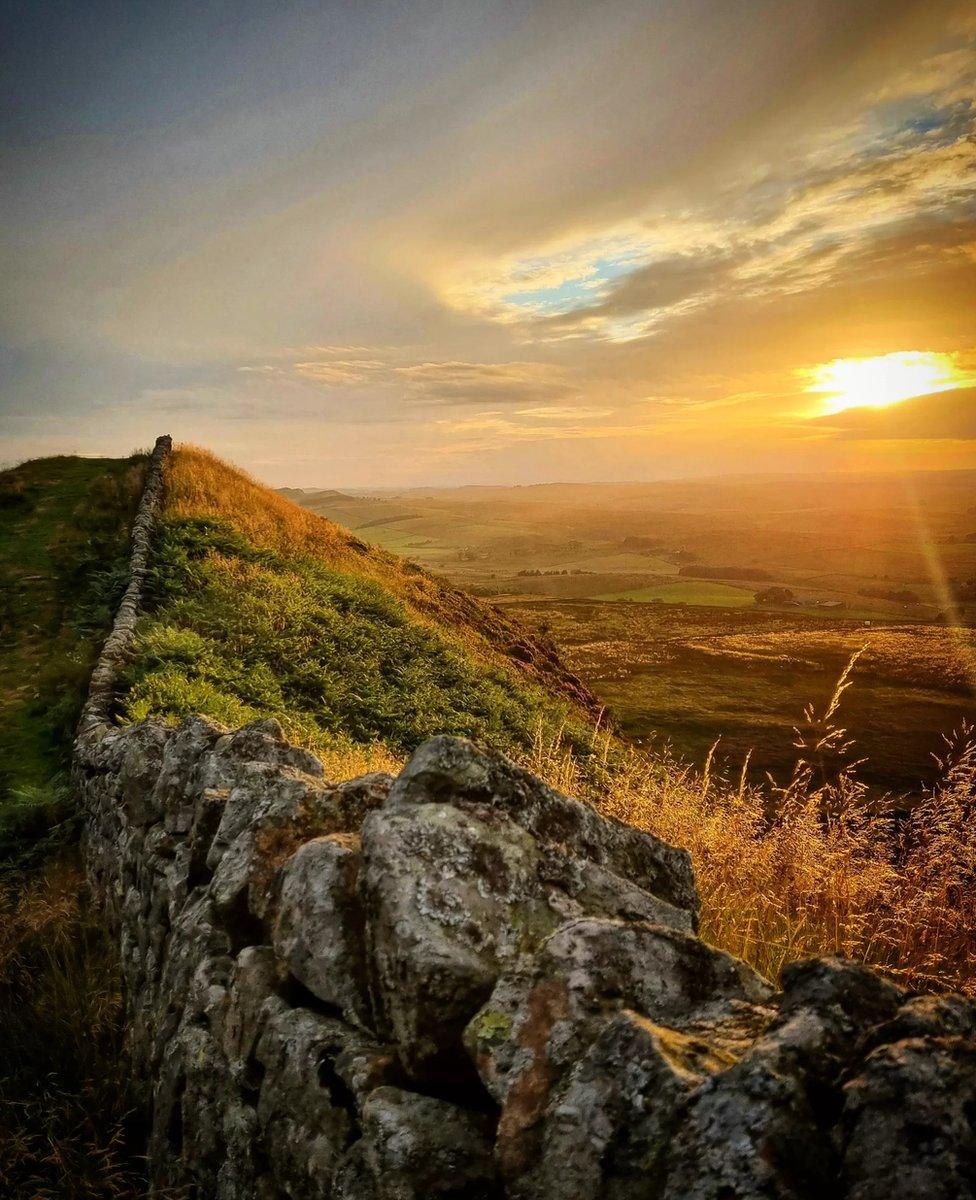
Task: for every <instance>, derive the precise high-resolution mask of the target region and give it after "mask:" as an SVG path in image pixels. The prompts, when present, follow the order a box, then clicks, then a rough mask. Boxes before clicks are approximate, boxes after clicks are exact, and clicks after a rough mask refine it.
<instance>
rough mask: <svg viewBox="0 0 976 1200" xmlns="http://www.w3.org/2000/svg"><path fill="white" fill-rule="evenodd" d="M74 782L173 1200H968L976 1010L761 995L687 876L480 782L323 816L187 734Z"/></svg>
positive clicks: (309, 800)
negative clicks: (720, 940) (843, 1199)
mask: <svg viewBox="0 0 976 1200" xmlns="http://www.w3.org/2000/svg"><path fill="white" fill-rule="evenodd" d="M76 776H77V779H78V781H79V786H80V788H81V790H82V793H83V797H84V801H85V805H86V811H87V814H88V826H87V840H86V841H87V853H88V862H89V869H90V874H91V878H92V883H93V886H94V887H95V889H96V891H97V893H98V895H99V896H101V897H102V899H103V901H104V905H105V909H106V912H107V914H108V916H109V919H110V920H111V922H112V923H113V926H114V928H115V929H116V930H117V931H118V935H119V940H120V946H121V949H122V966H123V972H124V978H125V992H126V1002H127V1007H128V1015H129V1032H128V1043H129V1047H128V1048H129V1053H130V1054H131V1057H132V1063H133V1071H134V1073H135V1075H136V1078H137V1079H138V1080H139V1081H140V1083H141V1086H142V1089H143V1093H144V1096H145V1099H146V1103H147V1105H148V1106H149V1109H150V1111H151V1113H152V1130H153V1131H152V1139H151V1146H150V1161H151V1166H152V1173H153V1180H154V1186H155V1188H156V1189H157V1191H159V1192H160V1193H162V1192H163V1191H164V1190H165V1189H167V1188H168V1189H177V1190H178V1189H184V1190H185V1194H188V1195H193V1196H198V1197H201V1198H202V1197H220V1198H222V1200H251V1198H252V1197H253V1198H255V1200H258V1198H260V1200H279V1198H280V1200H284V1198H286V1197H287V1198H289V1200H306V1198H309V1200H310V1198H313V1197H314V1198H316V1200H320V1198H329V1197H334V1198H336V1200H340V1198H343V1200H373V1198H377V1200H388V1198H397V1200H399V1198H402V1197H411V1198H413V1197H416V1198H417V1200H421V1198H424V1200H431V1198H434V1197H452V1198H454V1200H456V1198H458V1197H474V1198H477V1197H485V1198H488V1197H504V1196H508V1197H512V1198H514V1200H563V1198H566V1200H570V1198H571V1200H589V1198H594V1200H595V1198H597V1197H607V1198H613V1200H657V1198H660V1200H679V1198H680V1200H688V1198H698V1197H701V1198H702V1200H704V1198H710V1200H720V1198H721V1200H728V1198H730V1197H733V1196H734V1197H737V1198H740V1200H752V1198H756V1200H758V1198H760V1197H762V1198H777V1200H807V1198H810V1200H812V1198H813V1197H817V1196H822V1195H825V1194H828V1193H830V1194H835V1195H838V1196H844V1195H847V1196H850V1197H856V1198H857V1200H868V1198H870V1200H873V1198H874V1197H875V1196H878V1197H881V1196H882V1195H884V1196H885V1197H886V1198H887V1200H890V1197H892V1196H894V1197H902V1196H904V1197H908V1196H923V1195H924V1196H938V1197H946V1198H948V1197H963V1196H968V1195H970V1194H971V1189H972V1186H973V1180H974V1167H976V1140H974V1130H973V1114H974V1108H976V1090H974V1082H973V1081H974V1079H976V1043H974V1041H973V1035H974V1031H976V1009H974V1007H973V1006H972V1005H970V1004H969V1003H968V1002H966V1001H964V1000H962V999H961V998H958V997H952V998H943V999H939V1000H935V999H922V998H918V997H915V998H913V997H909V996H907V995H906V994H904V993H903V992H902V991H901V990H900V989H899V988H897V987H895V986H894V985H893V984H890V983H887V982H885V981H884V980H882V979H881V978H880V977H879V976H877V975H875V974H874V973H872V972H870V971H868V970H865V969H864V968H861V967H858V966H855V965H853V964H850V963H845V962H841V961H836V960H821V961H814V962H808V963H801V964H795V965H794V966H792V967H791V968H789V969H788V970H787V971H786V972H785V973H784V978H783V981H782V990H781V991H779V992H774V990H773V988H772V987H771V986H770V985H769V984H768V983H767V982H766V981H765V980H763V979H761V978H760V977H759V976H758V975H757V974H756V973H755V972H754V971H752V970H751V969H750V968H749V967H747V966H746V965H745V964H744V963H742V962H739V961H738V960H736V959H734V958H731V957H730V956H729V955H726V954H722V953H720V952H719V951H716V950H713V949H712V948H710V947H709V946H707V945H706V944H705V943H703V942H702V941H700V940H699V939H698V938H697V936H696V935H695V925H696V921H697V910H698V898H697V893H696V890H695V884H694V879H693V876H692V872H691V867H690V863H689V861H688V856H687V855H686V854H685V853H684V852H682V851H680V850H676V849H674V848H673V847H670V846H667V845H665V844H663V843H661V842H659V841H657V840H656V839H654V838H652V837H650V836H648V835H647V834H644V833H641V832H639V831H637V830H634V829H631V828H628V827H626V826H624V825H621V824H618V823H617V822H615V821H612V820H608V819H606V818H603V817H600V816H599V815H598V814H596V813H595V812H593V810H592V809H590V808H588V807H586V806H585V805H582V804H580V803H578V802H576V801H574V800H571V799H569V798H568V797H565V796H561V795H559V794H558V793H557V792H554V791H553V790H552V789H550V788H549V787H547V786H546V785H545V784H543V783H542V782H541V781H540V780H538V779H536V778H534V777H533V776H532V775H531V774H529V773H528V772H525V771H522V770H520V769H519V768H517V767H515V766H513V765H512V764H511V763H509V762H507V761H505V760H504V759H502V758H500V757H497V756H494V755H488V754H483V753H481V752H479V751H478V750H477V749H476V748H475V747H474V746H472V745H470V744H469V743H467V742H464V741H461V740H458V739H453V738H435V739H434V740H433V741H431V742H428V743H426V744H425V745H424V746H422V747H420V749H419V750H418V751H417V752H416V754H415V755H414V756H413V758H412V759H411V761H410V762H409V763H408V765H407V766H406V768H405V769H404V770H403V772H402V773H401V774H400V776H399V777H398V778H396V779H393V778H391V777H390V776H387V775H371V776H366V777H364V778H362V779H357V780H351V781H348V782H344V783H340V784H336V783H332V782H330V781H327V780H326V779H324V778H323V774H322V769H321V766H320V765H319V763H318V762H317V760H316V759H315V758H314V757H313V756H312V755H310V754H309V753H308V752H307V751H305V750H302V749H299V748H296V747H293V746H290V745H289V744H288V743H287V742H286V741H285V740H284V738H283V737H282V734H281V730H280V728H279V727H278V726H277V725H276V723H275V722H273V721H263V722H257V723H255V724H253V725H250V726H247V727H246V728H244V729H240V730H237V731H233V732H232V731H228V730H226V729H223V728H221V727H219V726H217V725H215V724H213V723H211V722H209V721H206V720H204V719H202V718H194V719H192V720H189V721H187V722H185V723H184V724H183V725H181V726H180V727H179V728H177V729H167V728H164V727H162V726H160V725H156V724H152V723H148V724H143V725H137V726H133V727H130V728H126V729H119V728H113V727H111V726H108V725H102V726H99V727H97V728H92V729H89V731H88V732H86V733H83V734H82V736H81V737H80V739H79V744H78V754H77V767H76ZM178 1194H183V1193H181V1192H179V1191H178Z"/></svg>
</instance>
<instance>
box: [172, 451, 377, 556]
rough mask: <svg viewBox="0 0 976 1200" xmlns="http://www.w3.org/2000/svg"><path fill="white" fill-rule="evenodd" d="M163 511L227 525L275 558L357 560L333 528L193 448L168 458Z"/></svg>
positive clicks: (342, 534) (341, 533)
mask: <svg viewBox="0 0 976 1200" xmlns="http://www.w3.org/2000/svg"><path fill="white" fill-rule="evenodd" d="M166 511H167V512H168V513H169V514H171V515H172V516H177V517H213V518H215V519H217V520H221V521H230V522H231V524H232V525H233V526H234V527H235V528H236V529H237V531H238V532H239V533H240V534H241V535H242V536H243V537H246V538H247V540H248V541H249V542H252V543H253V544H254V545H256V546H261V547H264V548H266V549H269V550H275V551H277V552H278V553H283V554H294V553H309V554H315V555H318V556H320V557H322V558H324V559H325V560H326V561H328V562H334V563H337V564H339V563H350V562H352V561H354V560H358V558H359V557H360V556H357V555H356V554H355V553H354V552H353V551H352V550H351V549H350V547H349V544H348V541H349V539H348V535H347V534H346V533H345V531H344V530H342V529H340V527H339V526H338V525H335V524H333V523H332V522H331V521H326V520H324V519H323V518H322V517H317V516H315V514H314V513H311V512H309V511H308V510H307V509H304V508H299V507H298V505H297V504H293V503H292V502H291V501H290V500H286V499H285V497H284V496H281V495H279V494H278V493H277V492H275V491H273V490H272V489H271V488H266V487H264V486H263V485H262V484H260V483H258V482H257V480H255V479H252V478H251V477H250V476H249V475H247V474H246V473H245V472H244V471H240V470H238V469H237V468H236V467H232V466H230V465H229V464H228V463H225V462H223V461H222V460H221V459H219V458H217V456H216V455H214V454H211V453H210V451H209V450H203V449H201V448H199V447H197V446H178V447H177V449H176V453H175V454H174V455H173V456H172V458H171V459H170V462H169V467H168V471H167V477H166Z"/></svg>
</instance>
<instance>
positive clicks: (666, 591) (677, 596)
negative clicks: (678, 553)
mask: <svg viewBox="0 0 976 1200" xmlns="http://www.w3.org/2000/svg"><path fill="white" fill-rule="evenodd" d="M594 599H595V600H633V601H636V602H638V603H640V604H703V605H705V606H706V607H711V608H745V607H750V608H751V607H753V606H754V605H755V600H754V599H753V593H752V591H746V590H745V589H744V588H740V587H732V586H731V585H729V584H727V583H710V582H708V581H706V580H695V579H688V580H684V579H682V580H680V581H679V582H677V583H659V584H657V585H656V586H654V587H646V588H633V589H631V590H630V591H625V592H610V593H608V594H605V595H600V596H594Z"/></svg>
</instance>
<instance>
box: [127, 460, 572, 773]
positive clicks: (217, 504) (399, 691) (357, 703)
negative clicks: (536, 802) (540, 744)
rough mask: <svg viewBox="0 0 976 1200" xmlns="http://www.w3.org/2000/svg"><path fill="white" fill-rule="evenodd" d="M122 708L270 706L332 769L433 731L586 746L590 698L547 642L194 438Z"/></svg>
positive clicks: (223, 711) (385, 754)
mask: <svg viewBox="0 0 976 1200" xmlns="http://www.w3.org/2000/svg"><path fill="white" fill-rule="evenodd" d="M150 591H151V595H150V598H149V602H148V609H149V612H148V615H147V617H146V618H145V619H144V620H143V622H142V624H141V627H140V630H139V635H138V638H137V642H136V646H135V648H134V651H133V654H132V657H131V663H130V666H129V669H128V672H127V676H126V680H125V684H126V692H125V695H124V697H123V700H122V711H123V715H124V716H125V717H126V718H128V719H133V720H138V719H142V718H144V717H146V716H150V715H154V716H160V717H164V718H167V719H172V720H178V719H180V718H181V717H182V716H185V715H187V714H189V713H193V712H203V713H206V714H208V715H210V716H213V717H214V718H216V719H217V720H220V721H224V722H226V723H228V724H240V723H241V722H243V721H246V720H249V719H251V718H253V717H255V716H257V715H258V714H261V715H273V716H276V717H277V718H278V719H279V720H280V721H281V722H282V724H283V725H284V727H285V729H286V730H287V732H288V734H289V735H290V736H291V737H292V738H293V739H295V740H297V741H300V742H302V743H304V744H306V745H308V746H310V747H312V748H313V749H315V750H317V751H318V752H319V753H320V754H323V755H324V756H325V757H326V758H327V759H331V764H327V765H330V769H332V770H333V771H334V772H335V773H336V774H338V773H341V771H343V770H349V769H355V768H356V766H362V765H364V764H372V765H377V764H381V763H388V762H390V761H391V760H395V759H397V758H400V757H402V756H403V755H405V754H406V753H408V752H409V751H410V750H412V749H413V748H414V747H415V746H416V745H418V744H419V743H420V742H421V741H423V740H424V739H425V738H427V737H430V736H432V735H433V734H435V733H457V734H463V735H466V736H470V737H473V738H477V739H478V740H479V741H480V742H482V743H484V744H486V745H489V746H494V747H496V748H498V749H502V750H508V751H513V750H516V749H519V748H522V749H525V748H527V747H528V746H529V745H530V744H531V742H532V740H533V738H534V737H535V736H537V734H538V732H539V730H540V729H541V730H547V729H548V730H550V731H553V732H556V731H561V733H562V735H563V736H564V737H565V738H567V739H568V741H569V742H570V744H572V745H573V746H574V747H575V749H576V750H577V751H578V752H579V753H581V754H585V751H586V748H587V745H588V743H589V741H590V740H591V737H592V732H591V731H592V717H593V716H594V715H595V702H594V701H593V699H592V697H590V696H589V694H588V693H587V692H586V690H585V689H584V688H583V686H582V685H581V684H580V683H579V681H578V680H576V679H575V677H573V676H572V675H570V674H569V672H567V671H566V670H565V668H564V667H563V666H562V665H561V663H560V662H559V660H558V657H557V656H556V654H555V651H554V650H553V648H552V646H551V644H549V643H548V642H547V641H546V640H545V639H544V638H531V637H529V636H528V635H527V634H526V633H525V632H524V631H523V630H522V629H521V628H520V627H519V626H518V625H517V624H515V622H513V621H512V620H511V619H510V618H508V617H506V616H505V615H504V614H502V613H501V612H500V611H499V610H497V609H495V608H493V607H491V606H489V605H486V604H483V603H481V602H479V601H477V600H475V599H473V598H472V597H470V596H468V595H467V594H466V593H464V592H462V591H459V590H458V589H456V588H453V587H452V586H450V585H449V584H446V583H444V582H442V581H440V580H438V579H436V578H435V577H433V576H432V575H430V574H429V573H428V572H427V571H425V570H424V569H423V568H421V567H418V566H417V565H416V564H412V563H410V562H407V561H404V560H402V559H398V558H396V557H395V556H393V555H391V554H389V553H387V552H385V551H381V550H377V549H373V548H370V547H368V546H367V545H366V544H365V543H363V542H361V541H359V540H358V539H357V538H355V537H352V536H351V535H349V534H348V533H346V532H345V531H344V530H343V529H341V528H340V527H339V526H337V525H335V524H333V523H332V522H330V521H327V520H324V519H322V518H319V517H316V516H313V515H312V514H311V513H309V512H307V511H305V510H303V509H301V508H298V507H297V506H295V505H294V504H292V503H290V502H289V501H288V500H287V499H285V498H284V497H282V496H281V495H279V494H277V493H274V492H272V491H269V490H268V489H266V488H263V487H261V486H260V485H259V484H257V483H255V482H254V481H253V480H251V479H249V478H248V477H247V476H245V475H244V474H242V473H241V472H239V471H236V470H234V469H233V468H232V467H230V466H228V465H226V464H224V463H222V462H220V461H219V460H218V459H216V458H214V457H213V456H212V455H209V454H207V453H206V452H205V451H201V450H196V449H192V448H182V449H179V450H178V451H177V452H176V453H175V455H174V456H173V459H172V462H171V464H170V467H169V470H168V478H167V492H166V504H165V512H164V516H163V519H162V522H161V524H160V528H159V532H158V536H157V546H156V553H155V559H154V566H153V574H152V583H151V589H150Z"/></svg>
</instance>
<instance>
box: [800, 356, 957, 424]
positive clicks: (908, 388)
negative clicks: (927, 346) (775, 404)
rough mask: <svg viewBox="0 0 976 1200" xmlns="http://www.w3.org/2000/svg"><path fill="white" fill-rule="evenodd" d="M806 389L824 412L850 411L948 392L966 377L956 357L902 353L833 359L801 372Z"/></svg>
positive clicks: (882, 406) (879, 406)
mask: <svg viewBox="0 0 976 1200" xmlns="http://www.w3.org/2000/svg"><path fill="white" fill-rule="evenodd" d="M803 374H804V375H805V376H806V378H807V386H806V389H805V390H806V391H807V392H810V393H812V394H814V395H820V396H823V397H824V400H823V409H822V410H821V411H822V412H824V413H828V414H829V413H839V412H843V411H844V410H845V409H848V408H885V407H886V406H887V405H889V404H897V403H898V402H899V401H901V400H909V399H911V397H912V396H927V395H929V394H930V393H932V392H948V391H951V390H952V389H953V388H958V387H964V386H965V385H966V384H967V383H968V382H969V379H968V378H967V376H966V375H965V374H964V373H963V372H962V371H960V370H959V369H958V367H957V366H956V362H955V355H952V354H934V353H930V352H928V351H923V350H901V351H897V352H896V353H894V354H882V355H879V356H878V357H876V358H835V359H834V360H833V362H828V363H821V364H820V365H819V366H816V367H813V368H812V369H809V370H805V371H804V372H803Z"/></svg>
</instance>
